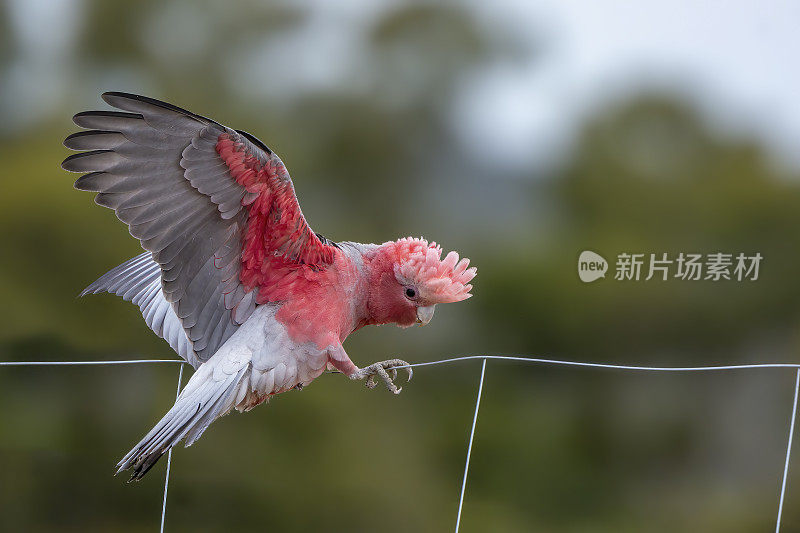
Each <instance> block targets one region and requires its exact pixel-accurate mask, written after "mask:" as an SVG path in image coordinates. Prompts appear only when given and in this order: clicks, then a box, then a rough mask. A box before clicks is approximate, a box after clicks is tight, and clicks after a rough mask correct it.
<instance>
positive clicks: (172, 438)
mask: <svg viewBox="0 0 800 533" xmlns="http://www.w3.org/2000/svg"><path fill="white" fill-rule="evenodd" d="M202 370H203V369H202V368H201V369H200V370H199V371H198V372H197V373H196V374H195V375H194V376H192V378H202V379H203V382H202V383H199V384H196V385H195V386H193V384H192V380H189V383H187V384H186V387H184V389H183V392H181V395H180V396H179V397H178V399H177V400H176V401H175V405H173V406H172V409H170V410H169V412H167V414H166V415H164V417H163V418H162V419H161V420H160V421H159V422H158V423H157V424H156V425H155V427H153V429H151V430H150V432H149V433H148V434H147V435H145V437H144V438H143V439H142V440H141V441H140V442H139V443H138V444H137V445H136V446H134V447H133V449H132V450H131V451H129V452H128V454H127V455H125V457H123V458H122V459H121V460H120V462H119V463H117V471H116V473H117V474H119V473H120V472H122V471H123V470H128V469H131V468H132V469H133V473H132V474H131V478H130V480H129V482H131V481H139V480H140V479H141V478H142V477H144V475H145V474H146V473H147V472H148V470H150V469H151V468H152V467H153V465H155V464H156V462H157V461H158V460H159V459H160V458H161V456H162V455H164V454H165V453H167V452H168V451H169V450H170V449H171V448H172V447H173V446H175V445H176V444H178V443H179V442H180V441H181V440H182V439H186V446H187V447H189V446H191V445H192V444H193V443H194V442H195V441H196V440H197V439H198V438H200V436H201V435H202V434H203V432H204V431H205V430H206V428H208V426H209V425H210V424H211V423H212V422H213V421H214V420H216V419H217V418H219V417H220V416H223V415H225V414H227V413H228V412H229V411H230V410H231V408H232V407H233V403H234V401H235V398H236V393H237V391H238V388H239V385H240V384H241V383H242V380H243V378H244V377H245V376H247V375H248V374H249V370H250V365H249V364H248V365H245V366H243V367H242V368H240V369H239V370H238V372H236V373H233V374H230V375H228V376H227V377H226V378H225V379H223V380H219V381H214V380H213V379H212V376H213V372H211V373H203V374H202V375H201V372H202Z"/></svg>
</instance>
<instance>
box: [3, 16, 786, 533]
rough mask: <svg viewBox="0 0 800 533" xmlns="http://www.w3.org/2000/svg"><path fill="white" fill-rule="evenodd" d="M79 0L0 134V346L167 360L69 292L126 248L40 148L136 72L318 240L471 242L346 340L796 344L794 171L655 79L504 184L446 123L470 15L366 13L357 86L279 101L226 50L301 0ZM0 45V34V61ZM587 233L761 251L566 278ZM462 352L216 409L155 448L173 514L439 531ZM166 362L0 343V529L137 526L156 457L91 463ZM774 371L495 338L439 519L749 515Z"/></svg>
mask: <svg viewBox="0 0 800 533" xmlns="http://www.w3.org/2000/svg"><path fill="white" fill-rule="evenodd" d="M84 15H85V16H84V17H83V20H82V23H81V24H82V27H81V30H80V34H79V35H80V38H79V44H78V47H77V52H76V56H75V57H74V58H73V59H72V60H73V62H74V66H75V68H76V69H78V70H79V71H81V72H84V73H85V76H84V78H85V79H84V81H83V82H82V83H83V84H82V85H80V84H79V85H76V86H75V87H73V88H72V95H71V96H69V97H68V98H67V99H66V100H67V101H65V103H64V105H63V108H62V109H59V110H57V112H54V113H53V114H51V115H48V116H47V117H46V118H45V119H43V120H41V121H38V122H36V123H35V124H33V125H32V126H30V127H29V128H27V129H25V130H22V131H18V132H14V133H13V134H8V135H6V136H5V137H3V138H2V141H3V142H2V143H0V161H2V168H3V173H4V174H3V175H4V180H3V194H2V195H1V196H0V242H1V243H2V245H3V249H4V258H5V260H4V261H1V262H0V291H2V294H4V296H5V301H6V305H5V306H4V309H5V310H4V312H3V315H2V320H0V358H1V359H2V360H43V359H51V360H80V359H117V358H128V357H130V358H137V357H142V358H145V357H148V358H149V357H159V358H162V357H163V358H167V357H173V356H174V354H172V353H171V352H170V351H169V349H168V347H167V346H166V344H165V343H163V341H161V340H159V339H157V338H155V337H154V336H153V335H152V334H151V333H150V332H149V331H148V330H147V328H146V327H145V325H144V323H143V321H142V320H141V318H140V316H139V313H138V310H137V309H136V308H135V307H133V306H131V305H129V304H125V303H123V302H121V301H120V300H119V299H118V298H116V297H113V296H110V295H102V296H96V297H91V298H86V299H81V300H78V299H76V297H75V296H76V294H77V293H78V292H79V291H80V289H82V288H83V287H84V286H85V285H87V284H88V283H89V282H91V281H92V280H93V279H94V278H95V277H97V276H98V275H99V274H101V273H102V272H104V271H105V270H107V269H108V268H110V267H113V266H114V265H116V264H118V263H120V262H122V261H123V260H124V259H126V258H128V257H130V256H132V255H134V254H136V253H138V252H137V250H138V246H137V243H136V242H135V241H133V239H131V238H130V237H129V236H128V235H127V234H126V232H125V229H124V228H123V227H122V226H121V224H119V223H118V222H117V221H116V219H115V218H114V216H113V213H111V212H110V211H108V210H105V209H100V208H98V207H92V206H90V205H89V204H90V197H89V196H88V195H86V194H79V193H77V192H75V191H73V190H72V188H71V182H72V179H73V178H74V176H68V175H66V173H64V172H63V171H61V170H59V167H58V165H59V163H60V161H61V160H62V159H63V158H64V157H65V156H66V155H67V154H66V150H64V149H63V148H61V146H60V144H59V141H60V140H61V139H63V137H64V136H65V135H66V134H68V133H69V132H70V131H71V130H72V129H73V126H72V125H71V124H70V123H69V121H68V117H69V115H70V113H71V112H74V111H78V110H80V109H82V108H83V107H84V106H90V107H92V106H96V105H99V104H98V100H97V98H96V94H97V93H99V92H101V91H102V90H107V89H116V90H128V91H132V92H146V93H148V94H150V95H152V96H155V97H159V98H163V99H165V100H168V101H171V102H174V103H176V104H178V105H182V106H185V107H188V108H190V109H193V110H196V111H197V112H199V113H201V114H207V115H209V116H212V117H214V118H215V119H217V120H220V121H222V122H224V123H227V124H230V125H232V126H235V127H239V128H244V129H246V130H248V131H251V132H252V133H254V134H256V135H257V136H258V137H259V138H261V139H263V140H264V141H265V142H267V144H269V145H270V146H271V147H272V148H274V149H275V150H276V151H277V152H278V153H280V154H281V156H282V158H283V159H284V161H285V162H286V163H287V166H288V167H289V168H290V170H291V172H292V174H293V176H294V179H295V184H296V187H297V190H298V194H299V196H300V198H301V201H302V204H303V209H304V212H305V213H306V215H307V216H308V218H309V220H310V221H311V223H312V225H313V226H314V227H315V229H317V230H318V231H321V232H323V233H325V234H326V235H327V236H329V237H331V238H334V239H338V240H357V241H362V242H381V241H384V240H388V239H393V238H396V237H398V236H401V235H407V234H420V233H423V232H424V234H425V235H426V236H428V237H431V238H436V239H437V240H438V239H440V240H441V241H442V242H443V243H444V245H445V247H451V248H456V249H458V250H459V251H461V252H463V254H464V255H466V256H468V257H470V258H472V260H473V264H475V265H477V266H478V267H479V269H480V273H479V276H478V278H477V279H476V289H475V291H474V292H475V297H474V298H473V299H471V300H470V301H469V302H467V303H464V304H459V305H456V306H445V307H443V308H442V309H439V310H438V312H437V316H436V320H435V321H434V322H433V323H432V325H431V326H429V327H427V328H424V329H420V328H413V329H411V330H405V331H400V330H397V329H395V328H371V329H369V330H367V331H362V332H359V333H358V334H357V335H355V336H354V337H353V338H352V339H350V340H348V342H347V348H348V351H349V352H350V354H351V355H352V356H353V358H354V359H355V360H356V361H357V362H358V363H361V364H365V363H368V362H372V361H373V360H379V359H384V358H386V357H389V356H394V355H397V356H400V357H403V358H406V359H409V360H411V361H425V360H432V359H438V358H442V357H447V356H451V355H454V354H472V353H514V354H528V355H540V356H548V357H554V358H570V359H580V360H596V361H615V362H625V363H639V364H660V365H669V364H711V363H737V362H744V361H747V362H768V361H789V360H793V359H795V358H796V354H797V340H798V339H797V336H796V333H795V332H796V325H797V322H798V308H797V306H796V305H794V303H795V302H796V301H797V300H798V297H799V296H800V294H798V292H799V291H800V285H798V283H797V281H796V276H795V271H796V269H797V265H800V251H798V247H796V246H794V245H793V242H792V240H791V238H790V240H789V241H787V240H786V239H787V233H788V232H789V231H791V229H792V228H794V227H797V226H798V223H800V188H798V183H800V180H798V176H797V175H788V174H787V172H786V171H785V170H779V169H778V168H776V167H775V166H774V165H773V164H772V162H771V161H770V159H769V158H768V156H767V155H766V154H765V151H764V150H763V149H762V147H760V146H759V144H758V143H757V142H755V141H754V140H751V139H746V138H736V137H732V136H729V135H726V134H725V132H721V131H719V130H716V129H713V128H711V127H710V126H709V125H707V124H706V123H705V122H704V120H703V119H702V118H701V115H700V114H699V113H698V112H696V111H695V110H694V109H693V108H692V107H691V106H690V105H688V104H686V103H684V102H682V101H680V100H678V99H676V98H675V97H674V96H671V95H669V94H643V95H639V96H635V97H632V98H630V99H626V100H624V101H620V102H618V103H616V104H613V105H609V106H608V107H606V108H604V109H600V110H598V112H597V113H596V114H595V115H594V116H592V117H591V118H590V119H589V120H587V123H586V124H585V125H584V126H583V128H582V131H581V134H580V137H579V139H578V142H577V143H576V145H575V147H574V149H573V151H572V153H571V155H570V157H569V160H568V161H567V162H566V163H565V164H564V165H563V166H562V167H561V168H559V169H557V170H554V171H552V173H551V174H549V175H547V176H544V177H542V176H540V175H538V171H537V170H536V169H533V168H531V169H529V172H526V173H522V174H523V175H521V176H519V179H503V178H498V177H497V176H492V175H487V174H486V171H485V168H486V167H485V161H484V159H485V158H486V154H481V153H480V150H474V153H472V152H470V153H465V151H464V150H463V149H460V148H459V147H458V146H457V142H456V140H455V136H454V132H453V131H452V126H451V125H450V124H449V123H448V121H447V120H446V119H445V113H443V112H442V110H441V109H442V107H443V106H444V105H445V104H446V103H447V101H448V100H449V99H451V98H452V97H453V94H454V91H456V90H457V87H458V84H459V83H461V82H462V80H463V79H465V74H466V73H468V72H469V71H470V70H471V69H474V68H477V67H479V66H481V65H485V64H486V62H489V61H494V60H496V59H497V57H496V54H497V53H498V47H500V48H499V49H503V46H504V45H502V44H498V41H497V39H496V38H489V36H487V35H486V34H485V32H482V31H481V29H480V24H479V22H480V21H478V20H476V17H475V16H474V15H473V14H472V13H471V12H470V11H468V10H461V9H456V8H454V7H447V8H444V7H438V6H436V5H434V4H429V5H428V4H426V5H424V6H408V7H406V6H402V7H397V8H393V9H391V10H387V11H384V12H381V13H380V15H379V16H376V17H375V20H369V21H368V23H367V24H366V26H367V27H366V28H365V35H366V37H365V41H364V43H363V50H359V54H360V56H359V57H360V58H361V60H360V62H359V66H360V69H359V70H358V71H357V73H356V74H357V76H358V83H356V85H357V86H358V87H361V92H360V93H357V94H346V93H342V92H338V91H334V90H331V91H324V90H319V91H310V92H303V93H302V94H298V95H296V96H295V97H294V98H292V99H290V100H288V101H284V100H280V99H275V100H270V99H269V98H267V99H264V100H257V101H254V100H252V99H250V100H248V96H247V95H249V94H252V92H253V91H256V92H257V91H258V88H253V87H242V84H239V83H238V82H237V80H238V78H236V76H234V72H239V71H238V70H235V69H237V68H241V67H242V64H244V66H245V67H247V66H248V65H249V63H248V61H250V60H253V59H256V56H254V55H248V54H247V53H245V52H244V51H245V50H246V49H247V48H248V45H249V43H257V44H259V46H260V45H261V44H263V43H264V42H266V43H267V45H266V48H265V49H267V50H268V49H270V46H272V45H271V44H270V43H273V42H278V41H280V40H282V39H284V38H286V35H287V32H289V31H290V30H292V29H296V28H299V27H302V25H303V24H304V23H305V22H306V21H307V19H308V18H309V17H310V16H311V14H310V12H307V11H305V10H304V9H301V8H294V7H286V6H283V7H272V6H268V7H264V6H261V5H260V4H258V3H256V2H250V3H247V2H245V3H240V4H236V7H235V8H234V7H233V5H228V4H223V3H211V2H207V3H203V5H202V8H200V7H194V4H190V3H188V2H182V1H180V0H179V1H177V2H171V3H167V4H164V3H160V2H146V3H136V4H129V3H124V2H99V1H95V2H87V3H86V4H85V5H84ZM330 23H331V24H335V23H336V21H333V20H332V21H330ZM8 24H9V23H8V21H7V20H5V19H2V18H0V27H2V28H5V27H6V26H8ZM3 33H4V34H5V32H3ZM198 34H200V35H198ZM494 37H496V36H494ZM7 41H8V37H5V36H0V43H2V45H3V49H2V50H0V61H4V62H6V61H10V60H11V59H10V58H12V57H13V54H12V52H11V51H9V49H8V48H10V47H11V46H12V45H11V44H10V43H9V42H7ZM187 43H190V44H191V46H188V45H187ZM319 53H320V54H324V53H325V50H320V51H319ZM292 59H293V58H288V59H287V60H286V61H289V64H290V62H291V61H292ZM338 59H341V58H336V57H331V58H330V61H337V60H338ZM2 66H3V65H0V68H2ZM251 68H256V67H255V66H253V67H251ZM231 69H234V70H231ZM269 74H270V75H274V76H281V75H282V73H281V71H279V70H276V71H274V72H270V73H269ZM356 74H354V75H356ZM268 77H269V76H268ZM87 80H88V81H87ZM109 82H113V83H116V84H118V85H114V86H113V87H109V86H106V85H105V84H106V83H109ZM89 89H91V91H90V94H84V93H85V92H86V91H87V90H89ZM492 134H494V132H487V135H492ZM479 163H483V165H482V164H479ZM584 249H592V250H595V251H598V252H599V253H601V254H603V255H604V256H605V257H606V258H608V259H612V258H614V257H615V256H616V254H618V253H621V252H642V253H661V252H669V253H671V254H676V253H678V252H681V251H683V252H702V253H711V252H716V251H725V252H731V253H737V252H746V253H754V252H760V253H761V254H762V255H763V256H764V258H765V259H764V262H763V264H762V271H761V276H760V279H759V280H758V281H757V282H741V283H737V282H717V283H714V282H682V281H676V280H669V281H666V282H662V281H655V280H654V281H650V282H646V283H645V282H639V283H636V282H617V281H613V280H611V279H607V280H605V281H600V282H597V283H594V284H591V285H585V284H583V283H581V282H580V281H579V280H578V277H577V276H576V272H575V263H576V259H577V256H578V254H579V253H580V251H582V250H584ZM478 368H479V363H478V362H477V361H476V362H474V363H469V364H459V365H446V366H437V367H429V368H425V369H420V370H419V371H418V372H417V374H416V377H415V378H414V381H413V382H412V383H411V384H409V385H408V386H407V387H406V388H405V391H404V392H403V394H402V395H401V396H400V397H399V398H394V397H391V395H389V394H387V393H385V392H384V391H381V390H376V391H367V390H365V389H363V388H362V387H359V386H356V385H354V384H352V383H349V382H347V380H344V379H342V378H341V376H335V375H326V376H323V377H322V378H320V379H319V380H318V381H317V382H315V383H314V384H313V386H311V387H309V388H307V389H306V390H304V391H302V392H291V393H288V394H285V395H283V396H280V397H277V398H275V399H274V400H273V402H272V405H269V406H264V407H260V408H259V409H256V410H255V411H254V412H252V413H249V414H247V415H246V416H239V415H233V416H230V417H226V418H224V419H223V420H221V421H219V422H217V423H215V424H214V426H213V428H212V430H211V431H209V432H208V434H207V435H205V436H204V437H203V438H202V439H201V440H200V441H199V442H198V443H197V444H196V445H195V446H193V447H192V448H191V449H190V450H188V451H184V450H182V449H181V450H179V451H178V452H177V454H176V455H175V462H174V464H173V470H172V477H171V485H170V492H169V506H168V514H167V525H168V528H169V530H171V531H183V530H194V531H227V530H240V529H241V530H243V529H249V528H271V529H276V530H287V531H319V530H322V531H375V530H377V529H380V530H382V531H442V530H447V529H450V528H452V526H453V522H454V517H455V511H456V505H457V496H458V490H459V487H460V482H461V472H462V468H463V460H464V454H465V451H466V450H465V443H466V438H467V435H468V425H469V423H470V420H471V417H472V409H473V406H474V395H475V386H476V382H477V377H478ZM176 373H177V372H176V368H175V367H174V366H173V365H171V364H164V365H147V366H145V365H142V366H124V367H122V366H118V367H91V368H35V367H33V368H27V367H18V368H4V369H3V370H2V372H0V402H2V404H1V405H2V406H3V407H4V408H5V413H6V414H5V416H4V417H3V420H2V422H0V471H1V472H2V475H0V502H2V504H0V510H1V511H2V513H0V516H2V518H0V523H2V525H3V529H4V530H8V531H17V530H24V531H53V530H58V531H152V530H153V529H154V528H155V527H156V524H157V523H158V516H159V510H160V495H161V490H162V482H163V472H164V470H163V469H164V464H161V465H159V467H157V468H156V469H154V471H153V473H152V474H150V475H149V476H148V477H147V478H146V479H145V481H144V482H142V483H140V484H137V485H126V484H125V483H124V482H123V480H122V479H115V478H113V477H111V473H112V466H113V465H114V463H115V462H116V460H117V459H118V458H119V457H120V456H121V455H122V454H123V453H124V452H125V451H126V450H127V449H128V447H129V446H130V445H131V444H132V443H133V442H134V441H135V440H136V439H137V438H138V437H140V436H141V434H143V433H144V432H145V431H146V430H147V429H149V427H150V426H151V425H152V424H153V422H154V421H155V420H156V419H157V418H158V417H159V416H160V415H161V414H162V413H163V412H164V411H165V410H166V409H167V408H168V407H169V405H170V404H171V402H172V400H173V398H174V396H173V395H174V387H175V379H176ZM784 374H785V373H781V372H779V371H764V372H751V373H747V374H744V373H743V374H725V375H643V374H619V373H614V372H600V371H588V370H576V369H562V368H546V367H525V366H520V365H514V364H510V363H499V362H498V363H491V364H490V365H489V368H488V369H487V381H486V385H485V391H484V403H483V405H482V407H481V416H480V421H479V426H478V432H477V437H476V441H475V448H474V450H473V463H472V469H471V472H470V480H469V485H468V491H467V497H466V503H465V509H464V516H463V520H462V530H463V531H465V532H468V531H493V532H506V531H508V532H512V531H569V532H586V531H615V532H626V531H653V532H662V531H663V532H667V531H670V532H671V531H709V532H713V531H720V532H721V531H725V532H745V531H764V530H767V529H768V528H770V527H772V521H773V519H774V518H773V517H774V512H775V507H776V504H777V502H776V498H777V490H778V486H779V481H780V472H781V469H782V464H783V453H784V446H785V429H786V423H787V420H788V419H789V414H790V409H789V408H790V406H789V405H788V402H789V399H790V398H791V385H792V380H791V379H790V376H788V375H784ZM798 482H800V473H798V471H797V469H795V474H794V475H793V476H792V479H791V480H790V484H789V487H790V498H789V500H788V501H787V507H786V509H785V519H784V530H785V531H800V507H798V506H797V505H796V501H797V499H796V498H792V497H791V494H792V492H791V490H792V487H796V486H797V483H798Z"/></svg>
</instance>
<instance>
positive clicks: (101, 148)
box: [62, 93, 272, 366]
mask: <svg viewBox="0 0 800 533" xmlns="http://www.w3.org/2000/svg"><path fill="white" fill-rule="evenodd" d="M103 99H104V100H105V101H106V102H108V103H109V104H111V105H112V106H114V107H116V108H118V109H120V110H121V111H87V112H83V113H78V114H77V115H75V117H74V121H75V123H76V124H77V125H78V126H81V127H84V128H88V129H89V131H83V132H79V133H76V134H73V135H70V136H69V137H67V139H66V140H65V141H64V144H65V145H66V146H67V147H68V148H71V149H74V150H85V151H84V152H81V153H78V154H75V155H72V156H70V157H68V158H67V159H66V160H64V163H63V164H62V166H63V167H64V169H66V170H70V171H74V172H85V173H86V174H85V175H83V176H81V177H80V178H78V180H77V181H76V182H75V187H76V188H78V189H81V190H86V191H93V192H97V193H98V194H97V196H96V198H95V201H96V202H97V203H98V204H100V205H103V206H105V207H109V208H111V209H114V210H115V212H116V214H117V217H118V218H119V219H120V220H122V221H123V222H125V223H126V224H127V225H128V227H129V230H130V233H131V235H133V236H134V237H136V238H137V239H139V240H140V242H141V243H142V247H143V248H144V249H145V250H147V251H148V252H150V254H143V255H142V256H139V257H138V258H134V260H136V259H138V262H134V260H131V261H130V262H128V263H125V265H127V267H126V268H130V269H133V270H130V271H125V273H126V274H127V277H125V278H120V279H116V278H115V279H114V280H111V279H110V278H106V276H109V275H110V274H111V272H110V273H109V274H107V275H106V276H104V277H102V278H100V280H98V281H97V282H96V283H100V284H102V283H107V284H108V283H111V282H112V281H113V282H114V283H115V285H108V287H106V288H102V289H99V288H97V287H99V286H100V285H97V286H95V285H92V286H90V287H89V289H87V290H88V291H89V292H97V291H99V290H108V291H109V292H114V293H116V294H123V295H125V296H128V297H130V298H131V299H133V298H137V300H136V301H137V302H138V303H137V305H139V306H140V309H142V313H143V315H144V316H145V319H149V320H151V321H152V325H151V323H148V326H150V327H151V329H153V331H155V332H156V333H157V334H159V335H161V336H162V337H164V338H165V339H166V340H167V341H168V342H169V343H170V346H172V347H173V349H175V350H176V351H177V352H178V353H179V354H180V355H181V356H182V357H185V358H186V359H187V361H189V362H191V363H192V364H193V365H194V366H197V365H198V364H200V363H202V362H204V361H207V360H208V359H209V358H210V357H211V356H212V355H213V354H214V352H216V350H217V349H218V348H219V347H220V346H221V345H222V343H224V342H225V340H227V339H228V338H229V337H230V335H232V334H233V332H234V331H235V330H236V328H237V327H238V326H239V325H241V324H242V323H243V322H244V321H245V320H247V318H248V317H249V316H250V314H251V313H252V312H253V309H255V306H256V300H257V299H256V298H255V294H254V293H257V291H258V289H257V288H256V289H253V290H251V291H247V290H244V287H243V286H242V285H241V283H240V282H239V269H240V265H241V261H240V255H241V249H242V246H241V239H242V235H243V232H244V231H245V228H246V224H247V216H248V213H247V208H245V207H244V206H243V199H245V198H246V197H247V196H248V195H249V194H250V193H248V192H247V191H246V190H245V189H244V188H243V187H241V186H240V185H239V184H238V183H236V181H235V180H234V179H233V178H231V176H230V173H229V171H228V168H227V166H226V165H225V163H224V162H223V161H222V159H221V158H220V157H219V155H218V154H217V152H216V142H217V140H218V139H219V136H220V135H221V134H223V133H227V134H228V135H231V136H233V137H234V138H236V139H237V140H238V141H239V142H241V143H242V144H243V145H245V146H246V147H247V149H248V151H249V153H251V154H253V155H254V157H256V158H258V159H259V160H260V161H262V163H263V162H266V161H267V160H269V159H270V157H272V152H271V151H269V149H267V148H266V146H264V145H263V144H262V143H261V142H260V141H258V140H257V139H255V138H254V137H252V136H251V135H249V134H244V133H241V132H238V131H236V130H232V129H230V128H227V127H225V126H222V125H220V124H218V123H216V122H214V121H213V120H210V119H208V118H205V117H202V116H199V115H195V114H194V113H191V112H189V111H186V110H183V109H180V108H178V107H175V106H173V105H170V104H167V103H164V102H159V101H157V100H152V99H149V98H145V97H142V96H136V95H130V94H125V93H105V94H104V95H103ZM144 255H148V256H149V258H150V259H149V261H150V262H151V263H152V264H150V265H149V266H148V267H147V268H144V267H143V265H145V264H147V261H145V260H143V259H140V258H142V257H144ZM129 263H130V264H129ZM122 266H123V265H121V266H120V267H118V268H121V267H122ZM143 268H144V270H142V269H143ZM134 270H135V271H136V272H137V273H138V274H139V275H141V276H144V277H133V274H134ZM115 271H116V274H115V275H117V274H121V273H122V272H121V271H117V269H115V270H113V271H112V272H115ZM159 271H160V272H159ZM145 273H146V276H145ZM111 277H113V276H111ZM125 284H127V285H125ZM117 285H119V286H117ZM123 285H124V286H125V287H126V290H125V291H124V292H122V293H120V292H117V291H118V290H120V287H122V286H123ZM157 285H160V289H159V290H155V288H156V286H157ZM93 287H95V289H96V290H93V289H92V288H93ZM137 290H138V291H139V292H136V291H137ZM131 291H132V292H131ZM165 302H166V303H167V305H169V306H170V307H171V309H170V311H171V312H165V311H164V309H163V308H164V306H165ZM176 320H177V321H178V322H179V323H180V324H181V326H182V329H183V330H184V335H183V336H181V335H178V334H176V332H175V321H176ZM159 328H160V329H159Z"/></svg>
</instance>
